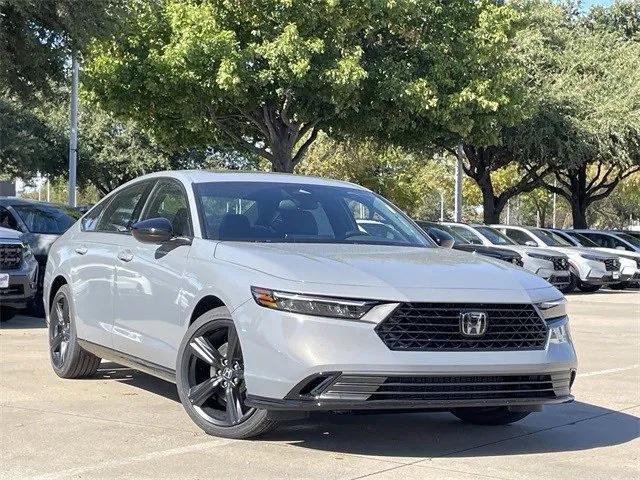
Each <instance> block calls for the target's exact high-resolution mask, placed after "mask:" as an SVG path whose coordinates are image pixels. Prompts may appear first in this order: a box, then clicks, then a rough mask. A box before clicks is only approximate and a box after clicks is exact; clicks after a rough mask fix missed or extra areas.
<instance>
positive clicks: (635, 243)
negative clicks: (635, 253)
mask: <svg viewBox="0 0 640 480" xmlns="http://www.w3.org/2000/svg"><path fill="white" fill-rule="evenodd" d="M616 235H618V236H619V237H620V238H621V239H623V240H625V241H627V242H629V243H630V244H631V245H633V246H635V247H640V240H638V239H637V238H636V237H634V236H632V235H629V234H628V233H616Z"/></svg>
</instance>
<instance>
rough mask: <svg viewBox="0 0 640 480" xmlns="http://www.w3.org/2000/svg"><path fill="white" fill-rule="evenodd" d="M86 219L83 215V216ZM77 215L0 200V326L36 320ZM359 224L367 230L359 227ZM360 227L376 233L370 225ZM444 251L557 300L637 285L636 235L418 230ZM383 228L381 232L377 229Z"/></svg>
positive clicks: (443, 226)
mask: <svg viewBox="0 0 640 480" xmlns="http://www.w3.org/2000/svg"><path fill="white" fill-rule="evenodd" d="M85 211H86V209H85ZM82 213H84V212H83V210H82V209H70V208H67V207H64V206H60V205H54V204H50V203H45V202H36V201H32V200H26V199H18V198H11V197H4V198H0V305H1V307H2V308H1V309H0V319H1V320H7V319H8V318H11V317H12V316H13V315H15V313H16V311H18V310H20V309H25V308H28V309H31V310H32V311H33V312H34V313H36V314H38V315H39V314H42V304H41V295H40V294H39V293H40V292H42V279H43V276H44V269H45V265H46V261H47V253H48V250H49V247H50V246H51V244H52V243H53V241H54V240H55V239H56V238H58V236H60V235H61V234H62V233H64V232H65V231H66V230H67V229H68V228H69V227H70V226H71V225H73V223H74V222H75V221H76V220H77V219H78V218H79V217H80V216H81V215H82ZM360 222H367V221H366V220H361V221H360ZM368 222H369V223H371V225H369V224H367V225H366V226H364V225H361V226H362V227H364V228H366V229H367V230H370V229H375V228H376V225H374V223H376V222H375V221H373V220H370V221H368ZM416 223H417V224H418V225H419V226H420V227H422V229H423V230H424V231H425V232H426V233H427V234H428V235H429V237H430V238H431V239H432V240H434V241H435V242H436V243H437V244H438V245H440V246H442V247H449V248H454V249H456V250H462V251H467V252H472V253H476V254H478V255H484V256H488V257H492V258H497V259H500V260H504V261H506V262H509V263H512V264H514V265H518V266H520V267H523V268H525V269H527V270H529V271H531V272H533V273H535V274H537V275H539V276H541V277H542V278H544V279H545V280H547V281H548V282H549V283H551V284H553V285H555V286H556V287H558V288H559V289H560V290H561V291H562V292H563V293H568V292H571V291H574V290H576V289H577V290H580V291H583V292H593V291H596V290H598V289H599V288H601V287H603V286H608V287H610V288H614V289H625V288H628V287H637V286H638V285H639V284H640V232H633V231H624V232H622V231H596V230H561V229H548V228H533V227H519V226H513V225H474V224H464V223H453V222H437V223H436V222H428V221H421V220H418V221H417V222H416ZM379 227H380V228H385V227H386V226H385V225H382V224H381V225H379Z"/></svg>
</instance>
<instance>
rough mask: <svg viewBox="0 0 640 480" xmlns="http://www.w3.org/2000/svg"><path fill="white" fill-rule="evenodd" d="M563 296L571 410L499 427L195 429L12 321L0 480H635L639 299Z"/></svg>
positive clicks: (107, 372)
mask: <svg viewBox="0 0 640 480" xmlns="http://www.w3.org/2000/svg"><path fill="white" fill-rule="evenodd" d="M568 298H569V311H570V315H571V318H572V324H571V329H572V334H573V338H574V341H575V343H576V348H577V350H578V356H579V361H580V367H579V375H578V378H577V380H576V384H575V385H574V389H573V393H574V395H575V397H576V402H574V403H572V404H566V405H560V406H552V407H547V408H545V410H544V411H543V412H542V413H536V414H532V415H530V416H529V417H527V418H526V419H525V420H523V421H521V422H519V423H517V424H514V425H511V426H505V427H477V426H468V425H464V424H462V423H461V422H459V421H458V420H457V419H456V418H455V417H453V416H452V415H450V414H448V413H427V414H425V413H419V414H415V413H414V414H396V415H384V416H370V415H357V416H353V415H320V416H316V417H313V418H311V419H309V420H308V421H306V422H304V423H296V424H290V425H287V426H285V427H283V428H280V429H279V430H277V431H275V432H273V433H270V434H269V435H268V436H266V437H263V438H261V439H259V440H250V441H236V440H225V439H218V438H214V437H209V436H207V435H205V434H203V433H202V432H201V431H200V430H199V429H198V428H197V427H196V426H195V425H194V424H193V423H191V421H190V419H189V418H188V416H187V415H186V413H185V412H184V411H183V409H182V406H181V405H180V403H179V401H178V397H177V394H176V390H175V387H174V386H173V385H171V384H169V383H167V382H164V381H162V380H158V379H155V378H153V377H150V376H148V375H145V374H142V373H138V372H135V371H132V370H130V369H128V368H125V367H121V366H119V365H116V364H114V363H108V362H103V364H102V366H101V368H100V370H99V372H98V375H97V377H96V378H94V379H89V380H62V379H60V378H58V377H57V376H56V375H55V374H54V373H53V371H52V370H51V368H50V366H49V360H48V356H47V344H46V331H45V329H44V325H43V321H42V320H41V319H36V318H31V317H16V318H15V319H13V320H11V321H10V322H7V323H6V324H3V325H2V327H0V478H2V479H19V478H37V479H63V478H82V479H93V478H105V479H106V478H108V479H112V478H131V479H142V478H145V479H146V478H153V479H159V478H162V479H164V478H181V479H182V478H183V479H197V478H202V479H204V478H208V479H212V478H215V479H226V478H229V479H263V478H264V479H278V480H280V479H305V480H306V479H316V478H317V479H359V478H367V479H370V480H382V479H397V478H402V479H403V480H411V479H420V480H424V479H431V478H438V479H439V478H447V479H474V478H477V479H483V478H494V479H521V478H539V479H549V478H553V479H554V480H557V479H564V478H570V479H575V478H579V479H596V478H602V479H618V478H619V479H632V478H640V441H639V439H638V438H639V437H640V421H639V417H640V293H638V291H635V292H606V291H605V292H603V293H597V294H592V295H585V294H574V295H571V296H569V297H568Z"/></svg>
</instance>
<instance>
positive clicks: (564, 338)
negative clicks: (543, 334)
mask: <svg viewBox="0 0 640 480" xmlns="http://www.w3.org/2000/svg"><path fill="white" fill-rule="evenodd" d="M570 341H571V334H570V332H569V322H568V321H567V320H566V319H563V320H560V321H558V322H552V323H550V324H549V343H553V344H556V345H559V344H561V343H569V342H570Z"/></svg>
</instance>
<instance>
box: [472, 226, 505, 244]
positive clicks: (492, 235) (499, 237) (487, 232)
mask: <svg viewBox="0 0 640 480" xmlns="http://www.w3.org/2000/svg"><path fill="white" fill-rule="evenodd" d="M474 228H476V229H477V230H478V231H479V232H480V233H481V234H483V235H484V236H485V237H487V238H488V239H489V241H490V242H491V243H493V244H494V245H515V242H514V241H513V240H511V239H510V238H509V237H507V236H506V235H505V234H504V233H502V232H501V231H499V230H496V229H495V228H491V227H484V226H477V227H474Z"/></svg>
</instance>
